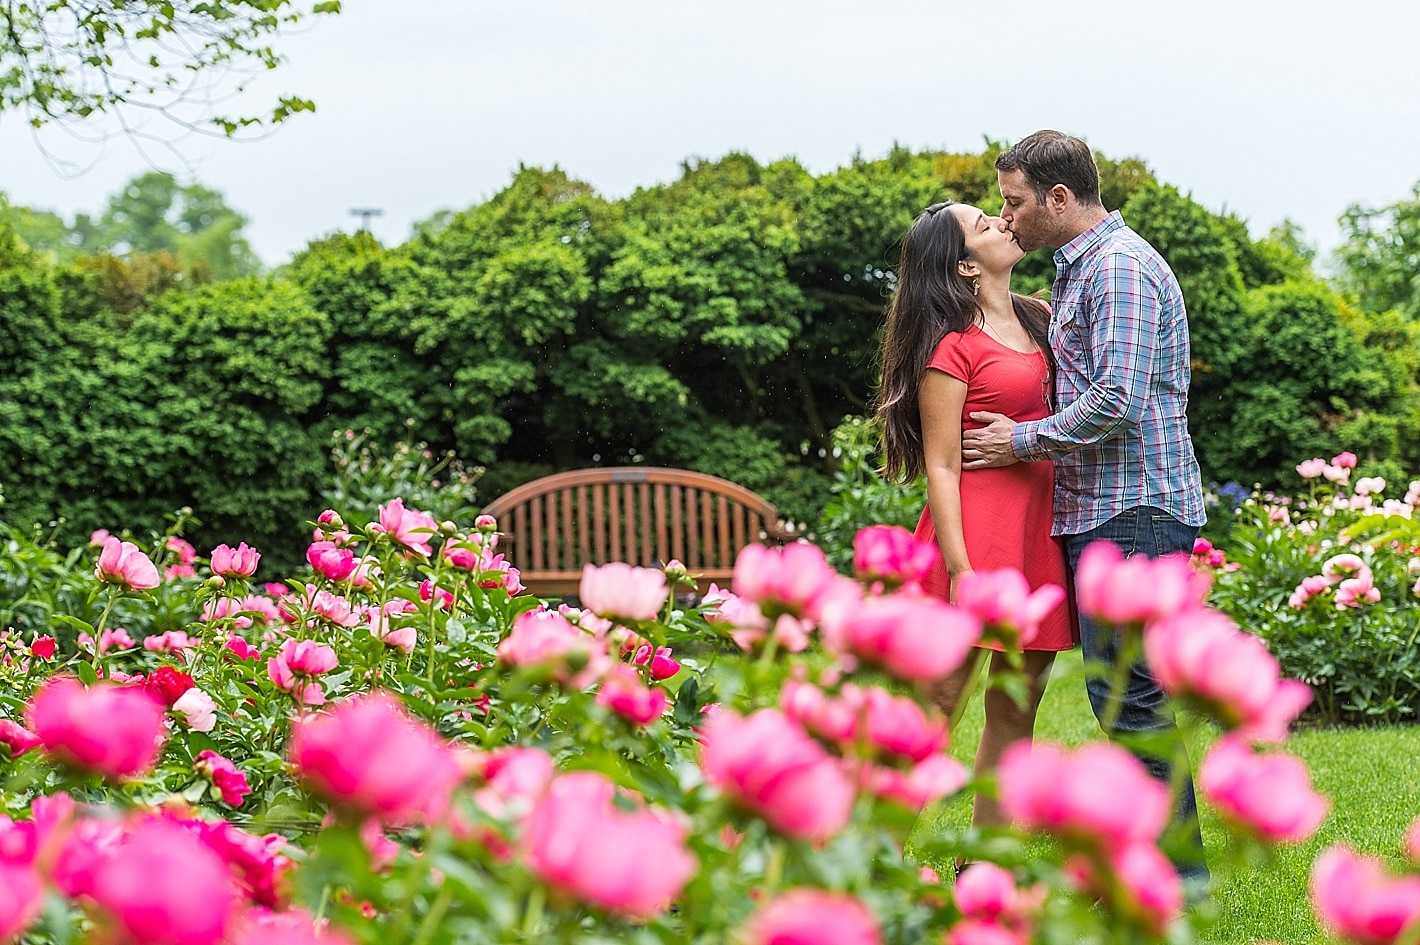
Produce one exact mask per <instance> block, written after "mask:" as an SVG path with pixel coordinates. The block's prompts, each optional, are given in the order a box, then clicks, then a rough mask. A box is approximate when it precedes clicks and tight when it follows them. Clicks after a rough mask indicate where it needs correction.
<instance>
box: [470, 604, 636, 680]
mask: <svg viewBox="0 0 1420 945" xmlns="http://www.w3.org/2000/svg"><path fill="white" fill-rule="evenodd" d="M606 647H607V643H606V639H605V638H598V637H594V636H592V635H591V634H590V633H586V632H584V631H582V630H579V629H578V628H577V627H575V626H573V625H572V622H571V621H569V620H568V619H567V618H566V617H564V616H562V615H561V614H559V613H556V612H554V611H547V610H544V611H528V612H527V613H523V614H520V615H518V617H517V619H515V620H514V621H513V629H512V631H511V632H510V633H509V634H508V635H507V636H506V637H504V638H503V641H502V642H501V643H499V644H498V659H499V661H500V662H502V663H506V664H507V665H509V666H541V667H545V668H547V669H549V670H551V671H552V672H553V673H554V674H555V675H556V676H557V678H558V679H562V680H567V679H568V678H569V677H570V676H571V675H572V673H573V667H583V666H585V667H586V671H584V672H583V673H580V674H578V677H579V678H581V677H582V676H590V677H592V678H595V677H596V676H599V675H600V674H601V673H602V672H603V671H604V669H605V667H606V665H607V664H608V663H609V660H610V658H609V657H608V655H607V649H606Z"/></svg>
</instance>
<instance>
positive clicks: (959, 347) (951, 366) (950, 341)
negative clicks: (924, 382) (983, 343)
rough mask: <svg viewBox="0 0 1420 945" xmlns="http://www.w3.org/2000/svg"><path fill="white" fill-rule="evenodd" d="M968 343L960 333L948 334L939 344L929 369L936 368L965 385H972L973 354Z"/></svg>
mask: <svg viewBox="0 0 1420 945" xmlns="http://www.w3.org/2000/svg"><path fill="white" fill-rule="evenodd" d="M968 347H969V346H968V345H967V343H966V335H965V333H963V332H959V331H950V332H947V334H946V337H944V338H943V339H942V340H941V341H939V342H938V343H937V347H936V350H934V351H933V352H932V357H931V358H929V359H928V360H927V367H929V368H935V369H936V370H938V371H941V372H942V373H943V374H950V375H951V376H952V377H954V378H956V379H957V380H959V381H961V382H962V383H963V384H966V385H968V386H969V385H970V384H971V352H970V351H969V350H967V349H968Z"/></svg>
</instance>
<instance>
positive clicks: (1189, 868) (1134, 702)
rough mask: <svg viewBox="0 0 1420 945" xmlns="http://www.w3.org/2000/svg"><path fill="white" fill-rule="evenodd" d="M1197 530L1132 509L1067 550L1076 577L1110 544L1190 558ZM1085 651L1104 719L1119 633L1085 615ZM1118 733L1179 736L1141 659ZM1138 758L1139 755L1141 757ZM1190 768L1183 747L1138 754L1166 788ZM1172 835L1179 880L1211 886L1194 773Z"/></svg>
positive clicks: (1155, 512)
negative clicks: (1089, 551)
mask: <svg viewBox="0 0 1420 945" xmlns="http://www.w3.org/2000/svg"><path fill="white" fill-rule="evenodd" d="M1196 537H1198V529H1196V528H1194V527H1193V526H1191V525H1184V524H1183V523H1182V522H1180V521H1178V519H1176V518H1174V517H1173V516H1172V515H1170V514H1169V513H1167V512H1165V511H1164V510H1163V509H1158V508H1153V507H1151V506H1141V507H1139V508H1133V509H1129V510H1127V511H1125V512H1123V513H1121V514H1119V515H1117V516H1115V517H1114V518H1112V519H1110V520H1109V521H1107V522H1104V523H1103V524H1101V525H1098V526H1096V527H1094V528H1092V529H1090V530H1089V531H1087V532H1084V533H1083V534H1079V535H1066V536H1065V550H1066V554H1067V556H1068V558H1069V562H1070V572H1071V574H1074V573H1075V570H1076V567H1077V566H1078V565H1079V563H1080V554H1081V553H1082V552H1083V551H1084V550H1085V549H1086V548H1087V547H1089V546H1090V545H1091V544H1092V543H1094V542H1096V541H1111V542H1114V544H1116V545H1118V546H1119V549H1120V550H1121V551H1122V552H1123V553H1124V556H1125V557H1133V556H1134V555H1145V556H1147V557H1150V558H1156V557H1158V556H1160V555H1165V554H1169V553H1171V552H1179V551H1182V552H1184V553H1191V552H1192V550H1193V540H1194V539H1195V538H1196ZM1080 648H1081V649H1082V650H1083V651H1084V656H1085V666H1086V670H1087V672H1088V675H1087V676H1086V679H1085V687H1086V689H1087V690H1088V691H1089V695H1090V707H1091V708H1093V709H1094V711H1095V718H1097V719H1100V720H1103V719H1104V718H1105V713H1106V711H1107V706H1108V703H1109V697H1110V675H1111V670H1112V668H1113V667H1114V664H1115V659H1116V655H1117V653H1118V650H1119V636H1118V633H1117V631H1114V630H1111V629H1110V628H1108V627H1102V626H1100V625H1099V624H1098V623H1096V622H1095V621H1093V620H1091V619H1090V618H1088V617H1086V616H1085V615H1084V614H1081V615H1080ZM1114 728H1115V732H1117V733H1118V734H1120V735H1126V736H1127V735H1129V734H1132V733H1139V734H1145V733H1147V734H1158V733H1167V732H1171V731H1176V729H1175V724H1174V717H1173V713H1172V711H1171V710H1170V709H1169V707H1168V706H1167V704H1166V700H1165V697H1164V694H1163V692H1162V690H1160V689H1159V684H1158V682H1157V681H1156V680H1155V679H1154V677H1153V674H1152V673H1150V672H1149V668H1148V667H1147V666H1146V665H1145V664H1144V662H1143V661H1142V660H1139V661H1137V662H1135V663H1134V664H1133V665H1132V666H1131V667H1130V668H1129V679H1128V683H1127V685H1126V686H1125V691H1124V699H1123V705H1121V706H1120V708H1119V716H1118V721H1117V722H1116V723H1115V726H1114ZM1136 754H1137V753H1136ZM1174 758H1176V759H1178V761H1179V763H1180V764H1182V765H1184V766H1187V765H1188V758H1187V755H1186V754H1184V752H1183V747H1182V746H1181V745H1180V746H1179V747H1178V749H1177V753H1176V754H1175V755H1174V756H1173V757H1172V758H1160V757H1150V756H1148V755H1143V754H1140V755H1139V760H1140V761H1142V762H1144V765H1145V766H1146V767H1147V768H1148V769H1149V773H1150V774H1152V775H1153V776H1154V777H1156V778H1158V779H1159V780H1161V781H1163V782H1164V783H1165V784H1167V783H1169V778H1170V775H1171V773H1172V769H1173V764H1172V761H1173V759H1174ZM1170 831H1171V832H1173V833H1174V834H1175V836H1176V837H1177V838H1178V839H1179V840H1180V842H1181V844H1187V846H1188V847H1189V849H1188V851H1187V853H1183V852H1181V851H1178V850H1175V857H1174V863H1175V866H1176V867H1177V868H1178V871H1179V875H1180V876H1182V877H1183V878H1184V879H1185V880H1188V881H1190V882H1196V881H1206V880H1207V878H1208V867H1207V864H1206V862H1205V861H1204V857H1203V835H1202V833H1201V832H1200V830H1199V826H1198V800H1197V798H1196V797H1195V795H1194V792H1193V776H1192V774H1191V772H1189V773H1185V774H1184V776H1183V790H1182V792H1181V793H1180V795H1179V798H1178V806H1177V808H1176V809H1175V811H1174V823H1173V824H1172V825H1171V826H1170Z"/></svg>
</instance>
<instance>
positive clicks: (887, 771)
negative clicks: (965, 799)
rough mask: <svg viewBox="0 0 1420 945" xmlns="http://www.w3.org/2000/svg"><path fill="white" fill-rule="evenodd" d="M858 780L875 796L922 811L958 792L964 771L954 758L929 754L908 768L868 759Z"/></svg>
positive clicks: (964, 777)
mask: <svg viewBox="0 0 1420 945" xmlns="http://www.w3.org/2000/svg"><path fill="white" fill-rule="evenodd" d="M859 781H860V783H861V786H862V787H863V789H864V790H866V791H868V792H870V793H871V794H873V795H874V796H876V797H881V798H883V799H884V800H888V801H892V802H893V803H894V804H901V805H902V806H903V807H906V808H909V809H911V810H921V809H922V808H924V807H926V806H927V805H928V804H930V803H932V802H933V801H936V800H940V799H941V798H944V797H947V796H949V795H952V794H955V793H956V792H957V791H960V790H961V789H962V786H963V785H965V784H966V782H967V773H966V768H964V767H963V766H962V764H961V762H959V761H957V760H956V759H955V758H952V757H949V756H947V755H929V756H928V757H926V758H923V759H922V760H921V761H919V762H917V763H916V764H915V765H913V766H912V767H911V768H909V769H907V770H903V769H901V768H893V767H888V766H887V765H880V764H875V763H873V762H867V763H865V764H864V766H863V768H862V770H861V773H860V775H859Z"/></svg>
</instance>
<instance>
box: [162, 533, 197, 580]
mask: <svg viewBox="0 0 1420 945" xmlns="http://www.w3.org/2000/svg"><path fill="white" fill-rule="evenodd" d="M167 547H168V548H169V549H171V550H172V551H174V552H176V554H177V559H176V560H175V561H174V562H173V563H172V564H170V565H168V570H167V578H168V580H170V581H171V580H172V579H173V578H180V577H196V576H197V572H196V571H195V570H194V569H193V567H192V563H193V562H194V561H196V560H197V549H196V548H194V547H192V543H191V542H189V541H187V540H185V539H182V538H179V537H178V536H176V535H169V536H168V540H167Z"/></svg>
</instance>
